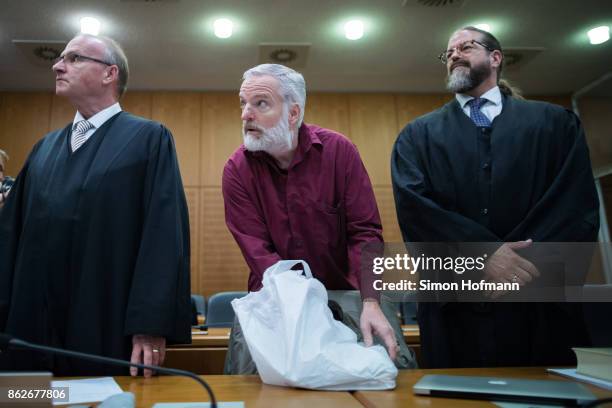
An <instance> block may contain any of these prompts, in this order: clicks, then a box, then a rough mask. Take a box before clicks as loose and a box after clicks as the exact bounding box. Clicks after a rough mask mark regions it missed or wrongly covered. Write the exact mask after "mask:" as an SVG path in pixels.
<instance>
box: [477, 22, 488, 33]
mask: <svg viewBox="0 0 612 408" xmlns="http://www.w3.org/2000/svg"><path fill="white" fill-rule="evenodd" d="M474 27H476V28H478V29H479V30H482V31H486V32H487V33H490V32H491V26H490V25H488V24H474Z"/></svg>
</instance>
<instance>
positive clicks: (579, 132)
mask: <svg viewBox="0 0 612 408" xmlns="http://www.w3.org/2000/svg"><path fill="white" fill-rule="evenodd" d="M561 115H562V116H561V117H558V118H553V119H552V120H551V122H552V123H558V124H559V126H558V143H563V144H564V145H566V146H567V148H566V149H565V151H564V156H563V157H560V160H559V163H558V167H559V168H560V170H559V171H558V172H557V174H556V175H555V177H554V179H553V180H552V182H551V183H550V186H549V187H548V189H547V191H546V192H545V193H544V194H543V195H542V197H541V198H540V199H539V200H538V202H537V203H536V204H535V205H534V206H533V207H532V208H531V210H530V211H529V213H528V214H527V216H526V217H525V218H524V219H523V220H522V221H521V222H520V224H518V225H517V226H516V228H514V230H513V231H512V232H511V233H510V234H508V236H507V237H505V240H506V241H516V240H519V239H525V238H532V239H533V240H534V241H535V242H594V241H597V233H598V231H599V200H598V198H597V191H596V189H595V182H594V180H593V171H592V169H591V162H590V159H589V149H588V147H587V144H586V139H585V136H584V131H583V129H582V126H581V125H580V120H579V119H578V117H577V116H576V115H575V114H574V113H572V112H570V111H563V112H562V113H561ZM524 237H525V238H524Z"/></svg>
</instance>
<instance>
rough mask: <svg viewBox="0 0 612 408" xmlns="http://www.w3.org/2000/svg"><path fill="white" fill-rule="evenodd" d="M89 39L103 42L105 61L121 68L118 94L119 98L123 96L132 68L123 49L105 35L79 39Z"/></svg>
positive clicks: (86, 35)
mask: <svg viewBox="0 0 612 408" xmlns="http://www.w3.org/2000/svg"><path fill="white" fill-rule="evenodd" d="M81 36H83V37H89V38H94V39H96V40H98V41H101V42H102V44H104V47H105V48H106V52H105V54H106V55H105V56H104V59H105V60H106V62H108V63H109V64H111V65H116V66H117V68H119V81H118V82H117V94H118V96H119V98H121V97H122V96H123V94H124V93H125V91H126V90H127V83H128V78H129V76H130V67H129V66H128V59H127V57H126V56H125V52H124V51H123V48H121V46H120V45H119V43H118V42H117V41H115V40H113V39H112V38H110V37H106V36H103V35H91V34H80V35H79V37H81Z"/></svg>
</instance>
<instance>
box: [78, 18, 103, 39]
mask: <svg viewBox="0 0 612 408" xmlns="http://www.w3.org/2000/svg"><path fill="white" fill-rule="evenodd" d="M81 33H83V34H91V35H98V34H99V33H100V21H99V20H98V19H96V18H93V17H83V18H82V19H81Z"/></svg>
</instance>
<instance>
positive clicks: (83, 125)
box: [70, 120, 95, 152]
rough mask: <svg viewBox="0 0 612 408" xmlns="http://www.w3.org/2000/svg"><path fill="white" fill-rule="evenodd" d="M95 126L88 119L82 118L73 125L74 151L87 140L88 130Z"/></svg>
mask: <svg viewBox="0 0 612 408" xmlns="http://www.w3.org/2000/svg"><path fill="white" fill-rule="evenodd" d="M94 127H95V126H94V125H92V124H91V123H89V122H88V121H86V120H82V121H80V122H77V123H75V124H74V126H73V127H72V141H71V142H70V145H71V146H72V151H73V152H75V151H76V150H77V149H78V148H79V147H81V145H82V144H83V143H85V141H86V140H87V138H86V137H85V134H86V133H87V131H88V130H90V129H93V128H94Z"/></svg>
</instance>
